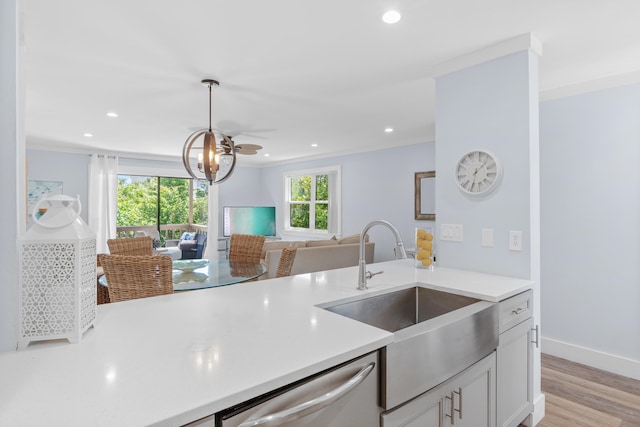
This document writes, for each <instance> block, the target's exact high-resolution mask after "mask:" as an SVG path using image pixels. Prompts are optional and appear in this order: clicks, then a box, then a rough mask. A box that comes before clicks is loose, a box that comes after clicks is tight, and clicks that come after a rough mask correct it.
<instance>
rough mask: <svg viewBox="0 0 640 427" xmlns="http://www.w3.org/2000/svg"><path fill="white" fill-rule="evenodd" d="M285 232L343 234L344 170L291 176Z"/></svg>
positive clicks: (287, 179)
mask: <svg viewBox="0 0 640 427" xmlns="http://www.w3.org/2000/svg"><path fill="white" fill-rule="evenodd" d="M284 178H285V179H284V180H285V209H284V212H285V215H284V217H285V218H284V220H285V224H284V228H285V230H287V231H288V232H299V233H312V234H339V233H340V228H341V225H340V224H341V221H340V214H339V212H340V207H339V200H340V169H339V168H338V167H331V168H324V169H315V170H307V171H297V172H287V173H285V176H284Z"/></svg>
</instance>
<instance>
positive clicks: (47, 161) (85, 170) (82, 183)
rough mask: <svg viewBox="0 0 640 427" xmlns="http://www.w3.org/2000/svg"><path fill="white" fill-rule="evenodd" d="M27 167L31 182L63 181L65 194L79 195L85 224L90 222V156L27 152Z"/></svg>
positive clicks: (39, 151)
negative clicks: (88, 214) (88, 215)
mask: <svg viewBox="0 0 640 427" xmlns="http://www.w3.org/2000/svg"><path fill="white" fill-rule="evenodd" d="M27 165H28V174H29V179H30V180H39V181H61V182H62V192H63V194H66V195H67V196H71V197H75V196H77V195H79V196H80V203H81V204H82V213H81V215H80V216H81V217H82V219H83V220H84V221H85V222H87V221H88V220H87V218H88V217H87V212H88V203H89V198H88V187H89V156H88V155H86V154H70V153H59V152H55V151H41V150H27Z"/></svg>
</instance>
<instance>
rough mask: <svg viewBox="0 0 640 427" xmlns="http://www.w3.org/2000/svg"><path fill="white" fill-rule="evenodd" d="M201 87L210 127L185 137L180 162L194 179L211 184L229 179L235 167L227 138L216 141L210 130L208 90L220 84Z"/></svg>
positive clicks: (209, 82) (206, 81)
mask: <svg viewBox="0 0 640 427" xmlns="http://www.w3.org/2000/svg"><path fill="white" fill-rule="evenodd" d="M202 84H203V85H204V86H206V87H208V88H209V128H208V129H199V130H197V131H195V132H193V133H192V134H191V135H190V136H189V137H188V138H187V140H186V142H185V143H184V147H183V149H182V163H184V167H185V169H186V170H187V172H188V173H189V175H191V177H192V178H193V179H197V180H200V181H203V180H206V181H209V185H212V184H219V183H221V182H223V181H225V180H227V179H228V178H229V177H230V176H231V174H232V173H233V168H234V167H235V165H236V149H235V146H234V143H233V141H232V140H231V138H229V137H228V136H226V135H222V134H220V135H219V142H217V141H216V135H215V134H214V133H213V130H212V128H211V88H212V87H213V86H219V85H220V83H219V82H218V81H216V80H212V79H204V80H202ZM194 169H195V170H194ZM196 171H197V172H196Z"/></svg>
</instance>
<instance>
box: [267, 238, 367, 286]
mask: <svg viewBox="0 0 640 427" xmlns="http://www.w3.org/2000/svg"><path fill="white" fill-rule="evenodd" d="M368 237H369V236H366V239H365V241H366V243H365V261H366V262H367V264H370V263H372V262H373V256H374V251H375V243H373V242H369V241H368V240H369V238H368ZM359 239H360V235H359V234H354V235H352V236H348V237H345V238H342V239H337V238H335V237H334V238H332V239H328V240H307V241H282V240H270V241H266V242H265V243H264V246H263V248H262V259H261V261H260V262H261V263H262V264H263V265H264V266H265V267H266V268H267V273H265V274H263V275H262V276H260V279H271V278H274V277H275V276H276V271H277V270H278V263H279V262H280V255H281V253H282V249H283V248H285V247H288V246H293V247H296V248H298V250H297V251H296V257H295V260H294V262H293V267H292V268H291V275H295V274H304V273H313V272H316V271H323V270H333V269H335V268H343V267H352V266H355V265H358V260H359V258H360V240H359Z"/></svg>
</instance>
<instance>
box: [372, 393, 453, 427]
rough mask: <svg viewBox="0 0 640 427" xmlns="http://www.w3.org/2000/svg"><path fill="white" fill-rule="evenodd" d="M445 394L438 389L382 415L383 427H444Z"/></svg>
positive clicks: (381, 422)
mask: <svg viewBox="0 0 640 427" xmlns="http://www.w3.org/2000/svg"><path fill="white" fill-rule="evenodd" d="M444 395H445V394H444V392H443V389H442V387H436V388H435V389H433V390H430V391H428V392H426V393H423V394H421V395H420V396H418V397H416V398H415V399H412V400H410V401H409V402H407V403H405V404H404V405H402V406H400V407H399V408H397V409H393V410H391V411H389V412H386V413H384V414H382V416H381V417H380V420H381V421H380V426H381V427H442V425H443V424H442V418H443V417H444V405H445V399H444Z"/></svg>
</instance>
